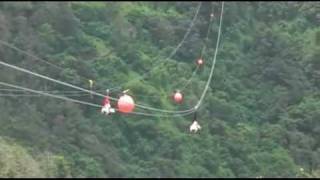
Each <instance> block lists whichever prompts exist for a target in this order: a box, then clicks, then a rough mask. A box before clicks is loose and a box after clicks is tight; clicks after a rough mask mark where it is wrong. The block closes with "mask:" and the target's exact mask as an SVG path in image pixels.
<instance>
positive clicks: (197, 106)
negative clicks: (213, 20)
mask: <svg viewBox="0 0 320 180" xmlns="http://www.w3.org/2000/svg"><path fill="white" fill-rule="evenodd" d="M223 7H224V2H223V1H222V7H221V15H220V24H219V31H218V39H217V43H216V50H215V52H214V57H213V62H212V67H211V71H210V75H209V78H208V81H207V84H206V86H205V89H204V91H203V92H202V94H201V97H200V100H199V101H198V103H197V104H196V105H195V106H194V108H195V109H198V108H199V107H200V105H201V103H202V101H203V99H204V97H205V95H206V93H207V91H208V88H209V85H210V83H211V79H212V75H213V70H214V67H215V64H216V58H217V54H218V47H219V42H220V36H221V27H222V17H223Z"/></svg>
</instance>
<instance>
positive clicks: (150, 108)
mask: <svg viewBox="0 0 320 180" xmlns="http://www.w3.org/2000/svg"><path fill="white" fill-rule="evenodd" d="M0 64H1V65H4V66H7V67H10V68H12V69H15V70H18V71H22V72H25V73H28V74H31V75H34V76H37V77H40V78H42V79H46V80H49V81H53V82H55V83H58V84H62V85H65V86H68V87H71V88H74V89H78V90H82V91H85V92H88V93H91V94H94V95H97V96H100V97H105V95H103V94H100V93H96V92H95V91H90V90H87V89H84V88H81V87H78V86H75V85H72V84H69V83H66V82H62V81H59V80H56V79H53V78H50V77H47V76H44V75H41V74H38V73H35V72H32V71H29V70H27V69H24V68H20V67H18V66H15V65H11V64H8V63H6V62H3V61H0ZM110 99H111V100H114V101H117V99H116V98H113V97H110ZM136 106H137V107H140V108H142V109H148V110H153V111H159V112H166V113H183V112H189V111H190V110H186V111H170V110H162V109H157V108H152V107H147V106H143V105H140V104H136Z"/></svg>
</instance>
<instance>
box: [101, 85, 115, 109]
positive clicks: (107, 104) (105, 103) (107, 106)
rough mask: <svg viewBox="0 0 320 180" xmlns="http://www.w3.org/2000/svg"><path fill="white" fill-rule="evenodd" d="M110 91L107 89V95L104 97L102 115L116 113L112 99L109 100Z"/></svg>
mask: <svg viewBox="0 0 320 180" xmlns="http://www.w3.org/2000/svg"><path fill="white" fill-rule="evenodd" d="M109 98H110V97H109V89H107V95H106V96H105V97H104V99H103V102H102V106H103V107H102V108H101V113H102V114H105V115H110V114H111V113H115V112H116V111H115V109H114V108H112V107H111V104H110V99H109Z"/></svg>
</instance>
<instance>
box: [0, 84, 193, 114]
mask: <svg viewBox="0 0 320 180" xmlns="http://www.w3.org/2000/svg"><path fill="white" fill-rule="evenodd" d="M0 85H4V86H8V87H12V88H16V89H22V90H24V91H29V92H33V93H37V94H41V95H44V96H49V97H53V98H58V99H62V100H66V101H71V102H76V103H80V104H84V105H89V106H93V107H99V108H101V107H102V106H101V105H97V104H93V103H88V102H85V101H79V100H75V99H71V98H67V97H63V96H58V95H53V94H49V93H45V92H41V91H37V90H33V89H29V88H25V87H21V86H17V85H13V84H9V83H5V82H0ZM116 110H118V109H117V108H116ZM191 113H193V112H187V113H182V114H172V115H155V114H148V113H143V112H130V113H128V114H134V115H143V116H153V117H176V116H186V115H189V114H191Z"/></svg>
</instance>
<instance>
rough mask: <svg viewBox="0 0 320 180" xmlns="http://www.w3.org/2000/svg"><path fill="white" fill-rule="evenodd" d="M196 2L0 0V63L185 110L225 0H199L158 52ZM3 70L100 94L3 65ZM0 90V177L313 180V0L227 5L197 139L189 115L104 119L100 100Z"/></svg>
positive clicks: (318, 148) (319, 171)
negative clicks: (177, 93)
mask: <svg viewBox="0 0 320 180" xmlns="http://www.w3.org/2000/svg"><path fill="white" fill-rule="evenodd" d="M198 3H199V2H0V40H1V42H2V43H1V44H0V59H1V61H4V62H7V63H10V64H13V65H16V66H19V67H22V68H25V69H29V70H32V71H33V72H36V73H39V74H43V75H46V76H49V77H52V78H55V79H58V80H61V81H64V82H68V83H71V84H74V85H76V86H79V87H83V88H87V89H88V88H89V84H88V79H92V80H94V81H95V85H94V90H95V91H99V92H102V93H103V92H104V91H105V89H107V88H112V87H119V86H120V89H121V90H124V89H130V95H132V96H133V97H134V99H135V101H136V103H140V104H145V105H148V106H152V107H156V108H162V109H170V110H179V109H187V108H188V107H191V106H192V105H194V104H195V103H196V100H197V99H198V98H199V97H200V94H201V92H202V90H203V88H204V86H205V83H206V80H207V78H208V75H209V71H210V67H211V58H212V57H213V55H214V50H215V45H216V40H217V34H218V27H219V17H220V12H221V2H203V3H202V6H201V9H200V11H199V14H198V18H197V19H196V21H195V24H194V27H193V28H192V29H191V32H190V34H189V36H188V37H187V38H186V41H185V42H184V43H183V45H182V46H181V48H180V49H179V50H178V51H177V53H176V54H175V55H174V56H173V57H172V58H170V59H169V60H166V61H164V60H165V58H166V57H168V56H169V54H170V53H171V52H172V50H173V49H174V48H175V47H176V46H177V44H178V43H179V42H180V41H181V39H182V38H183V36H184V34H185V32H186V30H187V29H188V27H189V24H190V22H191V21H192V18H193V16H194V14H195V11H196V8H197V6H198ZM212 8H213V9H214V16H215V18H214V20H213V24H212V28H211V33H210V34H209V37H208V41H205V36H206V32H207V28H208V24H209V16H210V13H211V9H212ZM3 42H6V43H9V44H11V45H13V46H15V47H17V48H19V49H21V50H23V51H26V52H28V53H31V54H33V55H35V56H37V57H40V58H42V59H45V60H46V61H47V62H49V63H51V64H54V65H57V66H58V67H60V68H55V67H54V66H52V65H49V64H46V63H44V62H43V61H39V60H37V58H32V57H30V56H27V55H26V54H24V53H21V51H17V49H14V48H12V46H11V48H10V47H9V46H8V45H6V44H4V43H3ZM204 43H205V44H206V45H207V49H206V51H205V53H204V54H203V58H204V60H205V66H204V67H203V68H201V69H199V71H198V72H197V74H196V75H195V76H194V78H193V79H192V81H191V82H190V84H189V85H188V87H187V88H186V89H185V91H184V92H183V93H184V95H185V101H184V103H183V104H181V105H177V104H175V103H173V102H172V100H171V99H170V95H171V93H172V92H173V91H174V90H175V89H177V88H181V87H182V86H183V85H184V84H185V83H186V82H187V81H188V80H189V78H190V76H191V75H192V72H193V70H194V68H195V63H194V62H195V60H196V59H197V58H198V57H199V55H200V51H201V48H202V46H203V44H204ZM161 61H163V62H161ZM155 62H156V63H159V64H157V66H156V68H154V69H152V68H153V67H154V66H153V65H154V63H155ZM150 69H152V71H151V72H150V74H148V75H147V76H146V78H145V79H143V80H141V81H130V80H132V79H135V78H139V76H141V75H142V74H144V73H145V72H147V71H148V70H150ZM0 77H1V82H7V83H11V84H15V85H19V86H23V87H27V88H31V89H36V90H43V91H54V92H56V93H59V92H60V95H63V96H66V97H70V98H73V99H79V100H82V101H87V102H92V103H97V104H101V102H102V98H101V97H98V96H94V97H93V98H91V97H90V95H89V94H87V93H83V92H82V94H81V96H80V95H79V93H80V92H79V93H78V95H79V96H71V95H70V94H64V92H65V91H71V90H75V89H71V88H68V87H66V86H62V85H59V84H56V83H53V82H50V81H46V80H43V79H40V78H37V77H35V76H31V75H27V74H25V73H22V72H19V71H15V70H13V69H10V68H8V67H4V66H0ZM0 88H1V91H0V177H258V176H262V177H320V139H319V135H320V108H319V107H320V93H319V88H320V4H319V2H225V6H224V16H223V23H222V35H221V42H220V46H219V53H218V56H217V62H216V69H215V71H214V76H213V80H212V83H211V86H210V89H209V91H208V94H207V96H206V98H205V100H204V103H203V104H202V106H201V108H200V110H199V112H198V120H199V123H200V125H201V126H202V129H201V131H200V132H199V133H197V134H190V133H189V132H188V127H189V125H190V124H191V122H192V115H190V116H185V117H160V116H159V117H146V116H137V115H121V114H114V115H111V116H104V115H101V114H100V109H99V108H93V107H89V106H86V105H79V104H75V103H70V102H68V101H63V100H59V99H54V98H50V97H45V96H22V95H26V94H28V93H24V92H18V91H12V90H5V89H8V87H6V86H1V87H0ZM119 93H120V91H119V90H118V91H112V93H111V95H112V96H114V97H117V96H118V95H119ZM8 94H11V96H8ZM12 94H13V95H12ZM17 94H20V96H18V95H17ZM73 95H74V94H73ZM135 111H137V112H138V111H141V110H139V109H138V108H136V109H135ZM141 112H142V111H141ZM145 112H148V111H145ZM149 113H150V112H149ZM155 115H160V114H159V113H155Z"/></svg>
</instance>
